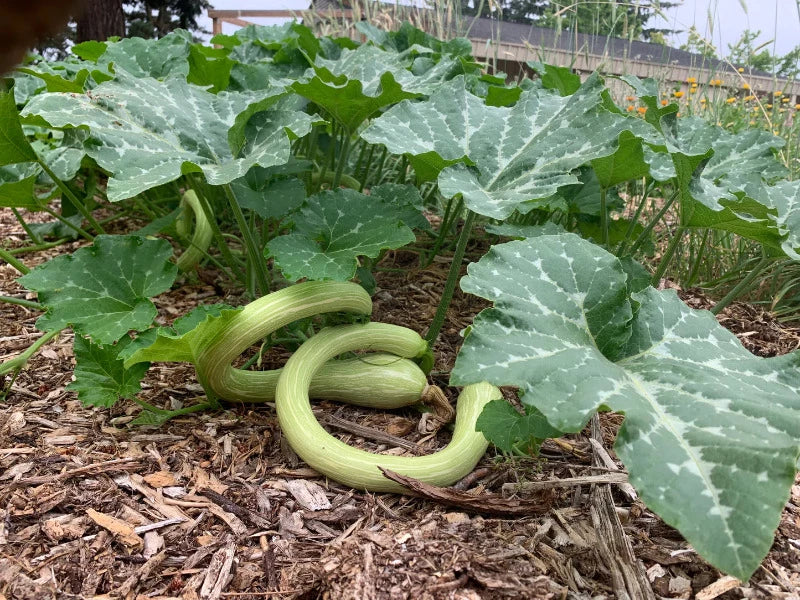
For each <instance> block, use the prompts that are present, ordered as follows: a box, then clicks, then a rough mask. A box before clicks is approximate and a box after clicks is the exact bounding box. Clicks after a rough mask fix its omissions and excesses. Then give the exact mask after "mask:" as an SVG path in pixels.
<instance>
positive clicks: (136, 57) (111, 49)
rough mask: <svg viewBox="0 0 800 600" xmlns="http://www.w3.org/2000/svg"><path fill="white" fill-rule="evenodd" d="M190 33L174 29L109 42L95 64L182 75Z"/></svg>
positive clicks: (138, 72)
mask: <svg viewBox="0 0 800 600" xmlns="http://www.w3.org/2000/svg"><path fill="white" fill-rule="evenodd" d="M191 44H192V34H190V33H189V32H188V31H186V30H184V29H176V30H175V31H173V32H172V33H169V34H167V35H165V36H164V37H162V38H160V39H157V40H151V39H144V38H140V37H132V38H125V39H122V40H120V41H118V42H113V43H109V44H108V45H107V47H106V51H105V52H104V53H103V54H102V55H100V56H99V57H98V59H97V64H98V65H101V66H107V65H109V64H110V63H113V65H114V69H115V70H119V69H122V70H124V71H126V72H128V73H130V74H131V75H134V76H136V77H154V78H156V79H162V78H164V77H167V76H177V77H180V78H185V77H186V75H187V74H188V73H189V62H188V59H189V48H190V46H191Z"/></svg>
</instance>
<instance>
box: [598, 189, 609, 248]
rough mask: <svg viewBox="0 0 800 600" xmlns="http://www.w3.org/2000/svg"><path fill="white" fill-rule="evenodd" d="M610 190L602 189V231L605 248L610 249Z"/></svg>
mask: <svg viewBox="0 0 800 600" xmlns="http://www.w3.org/2000/svg"><path fill="white" fill-rule="evenodd" d="M607 194H608V190H606V188H600V231H601V232H602V233H601V236H602V242H603V248H606V249H607V248H608V207H607V203H606V198H607Z"/></svg>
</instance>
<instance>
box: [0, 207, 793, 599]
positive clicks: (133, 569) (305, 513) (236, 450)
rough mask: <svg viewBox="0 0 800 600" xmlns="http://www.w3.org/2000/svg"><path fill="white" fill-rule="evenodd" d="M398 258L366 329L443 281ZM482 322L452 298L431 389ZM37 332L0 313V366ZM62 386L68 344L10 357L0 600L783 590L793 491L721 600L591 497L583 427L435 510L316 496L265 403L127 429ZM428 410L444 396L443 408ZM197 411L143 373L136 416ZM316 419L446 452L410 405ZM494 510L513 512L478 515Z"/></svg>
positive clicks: (181, 386)
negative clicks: (752, 561) (768, 544)
mask: <svg viewBox="0 0 800 600" xmlns="http://www.w3.org/2000/svg"><path fill="white" fill-rule="evenodd" d="M0 239H3V240H6V246H11V247H13V246H14V245H15V244H16V241H15V239H18V240H20V242H21V240H22V239H23V235H22V231H21V230H20V229H19V228H18V225H17V224H16V221H14V219H13V215H11V213H10V211H7V210H3V211H0ZM475 243H476V244H483V247H482V248H481V249H480V250H477V249H476V251H475V252H473V253H472V254H473V258H474V259H477V257H478V256H480V255H481V254H483V252H484V251H485V249H486V248H485V243H483V242H481V241H480V240H478V241H477V242H475ZM468 253H469V249H468ZM46 258H48V256H47V253H46V252H43V253H41V255H26V256H25V257H24V261H25V262H26V264H28V265H29V266H32V265H34V264H38V263H40V262H42V261H43V260H45V259H46ZM416 262H417V261H416V257H415V255H414V253H413V252H410V251H407V250H405V251H403V250H401V251H396V252H390V253H389V254H388V255H387V256H386V257H385V259H384V260H383V262H382V263H381V267H383V269H384V270H381V271H379V272H378V273H377V274H376V278H377V283H378V291H377V292H376V294H375V296H374V312H373V315H372V320H374V321H382V322H387V323H395V324H399V325H404V326H406V327H410V328H412V329H415V330H417V331H419V332H420V333H424V331H423V329H424V327H425V326H426V325H427V324H428V323H430V321H431V318H432V316H433V314H434V312H435V310H436V306H437V304H438V299H439V297H440V295H441V290H442V288H443V286H444V281H445V278H446V275H447V268H448V264H447V263H446V261H445V262H440V261H434V262H433V263H432V265H431V266H430V267H428V268H425V269H419V268H416V267H415V266H414V265H415V264H416ZM396 266H402V267H403V269H402V271H395V270H392V269H393V268H394V267H396ZM15 276H16V272H15V271H14V270H13V269H11V268H10V267H8V266H7V265H0V289H2V290H3V293H4V294H7V295H12V294H15V293H19V292H20V291H21V288H19V287H18V286H17V284H16V283H15V282H14V278H15ZM221 281H222V280H221V279H218V278H217V274H216V273H215V272H214V271H212V270H204V271H202V272H201V277H200V279H196V278H192V277H190V278H189V279H188V280H187V283H186V284H184V285H182V286H181V287H180V288H178V289H174V290H172V291H170V292H167V293H165V294H162V295H161V296H159V297H158V298H157V299H156V304H157V306H158V308H159V321H160V322H161V323H170V322H172V321H173V320H174V319H175V318H176V317H178V316H180V315H183V314H186V313H187V312H188V311H189V310H190V309H192V308H194V306H196V305H197V304H207V303H212V302H217V301H225V302H228V303H231V304H241V303H242V302H243V300H242V299H240V298H238V297H231V296H227V297H226V296H220V294H221V293H222V294H224V293H225V290H224V288H223V286H222V285H221ZM681 295H682V297H683V298H684V300H685V301H686V302H687V303H688V304H689V305H690V306H692V307H694V308H707V307H708V306H709V305H710V304H709V302H708V301H707V300H706V298H705V297H704V296H703V295H702V294H700V293H696V292H692V291H687V292H683V291H682V292H681ZM485 306H486V303H485V302H484V301H482V300H479V299H477V298H475V297H474V296H467V295H464V294H461V293H460V292H457V293H456V296H455V299H454V302H453V304H452V305H451V307H450V310H449V313H448V319H447V321H446V324H445V326H444V327H443V329H442V334H441V335H440V337H439V341H438V344H437V346H436V348H435V351H436V356H437V363H436V365H435V367H434V371H433V373H432V379H433V381H434V382H435V383H437V384H439V385H441V386H443V387H444V386H445V385H446V383H447V376H446V373H448V372H449V371H450V370H451V369H452V366H453V363H454V360H455V354H456V351H457V350H458V347H459V345H460V341H461V337H460V333H459V332H460V331H461V330H462V329H463V328H464V327H466V326H467V325H469V324H470V323H471V322H472V317H473V316H474V315H475V314H476V313H477V312H478V311H479V310H480V309H482V308H484V307H485ZM37 317H38V314H37V313H36V312H34V311H30V310H28V309H26V308H23V307H19V306H11V305H7V304H2V305H0V356H1V357H2V359H7V358H9V357H11V356H13V355H14V354H15V353H17V352H20V351H22V350H23V349H25V348H26V347H27V346H29V345H30V343H31V342H32V341H33V340H35V339H36V337H37V336H38V332H37V331H36V329H35V327H34V322H35V320H36V318H37ZM718 319H719V321H720V322H721V323H722V324H723V325H724V326H725V327H727V328H728V329H729V330H731V331H733V332H734V333H735V334H736V335H737V337H739V339H740V340H741V341H742V342H743V343H744V344H745V345H746V346H747V348H748V349H749V350H751V351H752V352H754V353H755V354H757V355H760V356H773V355H776V354H782V353H786V352H789V351H791V350H794V349H796V348H797V347H798V345H800V331H799V330H798V329H796V328H791V327H786V326H783V325H780V324H778V323H777V322H776V321H774V320H772V319H771V318H770V317H769V315H768V314H766V313H763V312H762V311H760V310H758V309H755V308H753V307H751V306H748V305H745V304H741V303H735V304H733V305H732V306H731V307H729V308H727V309H726V310H724V311H723V312H722V313H721V314H720V315H719V316H718ZM283 358H285V357H281V356H275V357H270V360H274V361H275V363H279V362H281V361H282V360H283ZM266 366H267V367H269V366H271V365H266ZM72 368H73V363H72V332H71V331H69V330H67V331H64V332H63V333H62V334H61V335H60V336H59V337H58V338H57V340H56V341H54V342H53V343H51V344H48V345H47V346H46V347H45V349H44V350H43V351H42V352H41V353H40V354H39V355H37V356H36V357H35V358H33V359H32V360H31V362H30V364H29V366H28V368H27V370H26V371H25V372H24V373H23V374H22V375H21V376H20V377H19V379H18V380H17V381H16V383H15V385H14V387H13V391H12V393H11V394H10V396H9V398H8V400H7V402H6V403H5V404H4V405H2V406H0V513H1V514H2V518H1V519H0V594H3V595H4V596H5V597H7V598H70V597H76V598H91V597H95V596H102V595H113V596H120V597H127V598H135V597H141V598H145V597H147V598H151V597H182V598H195V597H202V598H217V597H222V598H225V597H229V598H248V597H252V598H329V599H331V600H338V599H344V598H359V599H370V600H372V599H376V600H377V599H383V598H386V599H389V598H391V599H395V598H413V599H426V598H430V599H434V598H435V599H438V598H442V599H444V598H453V599H456V598H458V599H464V600H466V599H477V598H483V599H489V598H548V597H551V598H596V597H606V598H612V597H618V595H619V593H620V590H621V589H623V588H625V589H628V590H632V589H636V588H635V586H636V585H639V584H643V582H646V585H645V587H647V586H650V587H652V590H653V592H654V593H655V595H656V596H663V597H674V598H678V597H681V598H689V597H694V595H695V594H697V597H698V598H705V599H710V598H715V597H716V598H741V597H748V598H797V597H798V594H800V569H798V565H799V564H800V541H799V540H800V481H798V482H797V485H795V486H794V488H793V489H792V496H791V499H790V501H789V503H788V504H787V505H786V507H785V509H784V511H783V515H782V518H781V524H780V527H779V529H778V533H777V537H776V540H775V543H774V545H773V548H772V551H771V552H770V554H769V555H768V557H767V558H766V559H765V561H764V562H763V564H762V568H760V569H759V570H758V571H757V572H756V574H755V575H754V577H753V578H752V580H751V581H750V583H749V584H748V585H746V586H742V585H740V584H739V583H738V582H736V581H735V580H732V579H731V578H728V577H725V576H723V575H722V574H720V573H719V572H718V571H717V570H715V569H714V568H712V567H710V566H708V564H707V563H705V562H704V561H703V560H702V559H700V558H699V557H698V556H697V555H696V554H695V553H694V552H693V551H692V550H691V549H690V548H689V547H688V546H687V544H686V543H685V542H684V541H683V540H682V538H681V537H680V535H679V534H677V533H676V532H675V531H674V530H673V529H671V528H670V527H668V526H666V525H664V524H663V523H662V522H661V521H660V519H658V518H657V517H656V516H655V515H654V514H653V513H652V512H650V511H648V510H647V509H646V508H645V507H644V505H643V504H641V502H639V501H638V500H632V499H631V497H630V496H629V495H626V493H625V489H624V487H623V486H620V485H618V483H615V484H611V485H608V484H603V483H596V484H592V483H590V482H593V481H594V482H597V481H603V478H606V480H609V481H614V482H619V481H620V480H621V479H622V477H621V476H620V473H619V472H615V471H614V470H613V469H610V468H608V467H607V466H604V467H598V466H597V464H595V462H593V460H594V461H596V460H597V456H598V451H597V449H596V446H597V444H595V445H593V444H592V442H591V438H592V437H593V434H592V432H591V431H590V430H589V429H588V428H587V430H585V431H584V432H582V433H581V434H577V435H569V436H566V437H564V438H562V439H561V440H559V441H558V443H556V442H554V441H547V442H545V444H544V445H543V448H542V453H541V456H540V457H539V458H530V459H517V460H515V461H514V464H513V468H512V464H511V462H510V461H509V460H508V459H506V458H504V457H503V456H501V455H499V454H498V453H497V452H496V451H494V450H493V449H491V448H490V450H489V452H487V454H486V455H485V457H484V458H483V460H482V461H481V463H480V464H479V465H478V467H477V468H476V470H475V471H474V472H473V474H471V475H470V476H468V477H467V478H466V479H465V480H463V481H462V482H460V483H459V484H457V486H456V487H457V488H459V489H460V490H461V491H462V492H467V493H468V494H469V495H471V497H472V498H471V500H472V501H471V502H470V503H469V504H468V505H466V504H465V502H466V500H469V498H467V499H466V500H465V498H464V497H461V496H456V495H455V494H450V495H449V496H448V497H447V498H445V499H444V500H445V501H446V502H457V503H460V505H452V504H447V503H444V502H439V501H430V500H426V499H421V498H414V497H411V496H400V495H395V494H365V493H361V492H355V491H353V490H352V489H349V488H347V487H344V486H341V485H339V484H336V483H335V482H332V481H326V480H325V479H324V478H321V477H320V476H318V475H317V474H316V473H315V472H313V471H312V470H311V469H309V468H308V467H306V466H305V465H304V464H303V463H302V462H301V461H300V460H299V459H298V458H297V456H296V455H294V453H293V452H292V451H291V450H290V449H289V448H288V446H287V445H286V444H285V443H283V441H282V437H281V433H280V429H279V428H278V425H277V419H276V416H275V410H274V406H272V405H259V406H235V405H230V406H228V407H227V409H226V410H224V411H219V412H213V413H198V414H194V415H188V416H185V417H181V418H176V419H174V420H172V421H170V422H168V423H167V424H166V425H164V426H162V427H160V428H157V429H156V428H147V427H128V426H127V424H128V423H129V422H130V421H131V420H132V419H133V418H134V416H135V415H136V414H137V412H138V411H139V407H138V406H137V405H136V404H134V403H132V402H120V403H118V404H117V405H116V406H114V407H113V408H112V409H92V408H86V407H83V406H82V405H81V404H80V402H78V400H77V398H76V396H75V394H74V393H72V392H68V391H65V389H64V388H65V386H66V385H67V384H68V383H69V381H70V379H71V376H72ZM445 389H447V388H445ZM447 392H448V395H449V396H450V398H451V400H454V399H455V391H454V390H452V389H447ZM202 394H203V391H202V388H201V386H200V385H199V384H198V383H197V381H196V380H195V377H194V370H193V369H192V367H191V366H190V365H185V364H164V363H160V364H155V365H154V366H153V367H152V368H151V369H150V371H149V373H148V375H147V378H146V379H145V381H144V386H143V392H142V394H140V398H141V399H143V400H145V401H147V402H149V403H151V404H154V405H157V406H161V407H169V408H177V407H179V406H182V405H187V404H191V403H192V402H193V401H195V400H196V399H197V398H199V397H201V396H202ZM318 408H319V410H320V420H321V421H322V422H323V423H326V424H328V427H329V430H330V431H332V432H333V433H335V434H336V435H338V436H339V437H340V438H341V439H343V440H345V441H347V442H348V443H351V444H354V445H356V446H359V447H364V448H367V449H370V450H373V451H375V450H378V449H380V450H383V451H388V452H391V453H400V452H404V451H410V452H430V451H433V450H435V449H437V448H439V447H441V446H443V445H444V444H446V443H447V440H448V439H449V434H448V433H447V432H446V431H444V432H440V433H438V434H430V433H427V430H426V429H425V428H424V427H418V422H419V420H420V415H419V413H418V412H416V411H415V410H413V409H406V410H399V411H394V412H392V413H376V412H375V411H371V410H367V409H360V408H355V407H350V406H341V405H337V404H334V403H326V402H323V403H319V404H318ZM620 423H621V418H619V417H618V416H616V415H613V414H605V415H603V416H602V417H601V418H600V419H599V425H600V430H599V431H597V430H595V432H594V437H595V438H597V439H599V440H602V444H601V445H602V446H603V447H605V449H606V450H608V449H610V447H611V444H612V442H613V439H614V436H615V434H616V430H617V428H618V426H619V424H620ZM398 444H402V446H403V447H400V446H398ZM409 448H410V450H409ZM616 464H617V465H619V463H616ZM537 482H538V483H537ZM517 484H519V485H517ZM526 484H528V485H526ZM531 484H532V485H531ZM609 488H610V493H608V490H609ZM526 489H527V490H528V491H526ZM531 489H533V491H530V490H531ZM526 501H527V504H526ZM511 510H517V511H519V512H523V513H525V514H523V515H521V516H516V517H513V518H508V517H503V516H498V513H503V511H511ZM617 519H620V521H617ZM620 525H621V527H620ZM614 536H617V537H614ZM626 544H630V547H631V548H632V549H633V554H634V555H635V560H628V558H629V557H628V556H627V555H626ZM637 579H638V580H639V583H638V584H637ZM701 590H702V591H701Z"/></svg>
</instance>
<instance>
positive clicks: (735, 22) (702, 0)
mask: <svg viewBox="0 0 800 600" xmlns="http://www.w3.org/2000/svg"><path fill="white" fill-rule="evenodd" d="M629 1H635V0H629ZM799 1H800V0H683V2H682V3H681V5H680V6H678V7H675V8H671V9H669V10H666V11H665V16H666V17H667V18H666V20H658V22H656V20H655V19H654V20H653V21H651V23H653V26H655V27H663V28H668V29H680V30H684V31H685V30H688V29H689V27H691V26H692V25H694V26H695V27H696V28H697V30H698V31H699V32H700V34H701V35H703V36H705V37H707V38H708V39H710V40H712V43H713V44H714V45H715V46H716V47H717V50H718V51H719V53H720V54H721V55H723V56H724V55H726V54H727V53H728V44H734V43H735V42H736V41H737V40H738V39H739V37H740V36H741V34H742V32H743V31H744V30H745V29H751V30H754V31H756V30H760V31H761V36H760V37H759V38H758V40H757V42H756V45H760V44H762V43H765V42H770V45H769V46H768V48H769V49H770V51H771V52H774V53H777V54H786V53H787V52H788V51H789V50H791V49H792V48H794V47H795V46H796V45H798V44H800V15H798V7H797V3H798V2H799ZM211 4H212V6H213V7H214V8H218V9H258V8H261V9H289V10H302V9H304V8H306V7H307V6H308V4H309V2H308V0H260V1H259V0H211ZM254 20H256V19H254ZM257 21H259V22H261V23H264V24H267V23H269V22H272V23H276V22H280V21H276V20H274V19H273V20H271V21H270V20H267V19H259V20H257ZM202 25H203V26H204V27H205V28H206V29H209V30H210V29H211V20H210V19H205V20H204V21H203V23H202ZM648 25H649V24H648ZM234 29H235V27H233V26H226V27H225V29H224V31H225V32H231V31H233V30H234ZM685 37H686V35H685V34H679V35H677V36H674V37H673V38H672V39H671V40H670V41H671V42H672V44H673V45H675V46H678V45H680V44H681V43H682V42H683V41H684V40H685ZM773 44H774V46H773Z"/></svg>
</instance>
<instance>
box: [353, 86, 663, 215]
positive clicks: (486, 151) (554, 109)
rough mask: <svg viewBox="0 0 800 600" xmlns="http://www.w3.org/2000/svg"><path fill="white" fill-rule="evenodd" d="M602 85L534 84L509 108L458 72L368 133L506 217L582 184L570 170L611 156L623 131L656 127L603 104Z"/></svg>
mask: <svg viewBox="0 0 800 600" xmlns="http://www.w3.org/2000/svg"><path fill="white" fill-rule="evenodd" d="M604 89H605V87H604V85H603V83H602V80H601V79H600V78H599V77H598V76H597V75H593V76H591V77H590V78H589V79H588V80H587V81H586V82H585V83H584V84H583V85H582V86H581V87H580V89H579V90H578V91H577V92H575V94H573V95H572V96H566V97H561V96H556V95H554V94H552V93H550V92H548V91H545V90H542V89H537V88H532V89H529V90H526V91H525V92H523V94H522V96H521V97H520V99H519V101H518V102H517V103H516V104H515V105H514V106H513V107H511V108H506V107H494V106H486V105H485V104H484V103H483V101H482V100H481V99H480V98H478V97H476V96H473V95H472V94H470V93H469V92H468V91H467V90H466V88H465V85H464V79H463V78H462V77H458V78H456V79H454V80H453V81H451V82H448V83H445V84H443V85H442V86H441V87H440V88H439V89H438V90H437V91H436V92H434V93H433V94H432V95H431V97H430V99H429V100H427V101H425V102H416V103H412V102H407V101H406V102H401V103H400V104H399V105H397V106H395V107H392V108H391V109H389V110H388V111H387V112H386V113H385V114H383V115H382V116H381V117H379V118H377V119H375V121H373V123H372V124H371V125H370V126H369V127H368V128H367V129H366V130H365V131H364V133H363V134H362V137H364V139H366V140H367V141H368V142H371V143H373V144H377V143H380V144H385V145H386V147H387V148H388V149H389V150H390V151H391V152H394V153H396V154H409V155H411V156H414V157H416V161H417V162H418V163H420V164H422V165H424V167H425V169H427V170H428V171H432V172H439V171H441V172H440V173H439V189H440V190H441V192H442V193H443V194H444V195H445V196H454V195H455V194H459V193H460V194H463V197H464V202H465V204H466V206H467V207H468V208H470V209H471V210H473V211H475V212H477V213H479V214H482V215H485V216H488V217H492V218H496V219H503V218H505V217H507V216H508V215H510V214H511V213H512V212H513V211H514V210H515V209H517V210H520V211H521V212H527V211H529V210H531V209H532V208H535V207H536V204H535V203H533V202H529V201H531V200H536V199H540V198H545V197H547V196H550V195H552V194H553V193H555V191H556V190H557V189H558V188H559V187H561V186H564V185H568V184H573V183H577V178H576V177H575V175H574V174H573V173H572V171H573V170H574V169H576V168H577V167H580V166H581V165H584V164H587V163H588V162H589V161H591V160H593V159H596V158H600V157H603V156H608V155H610V154H613V153H614V151H615V149H616V148H617V142H618V138H619V135H620V134H621V133H622V132H623V131H627V130H631V131H635V132H636V131H642V130H648V131H649V130H650V129H652V128H651V127H650V126H649V125H647V124H646V123H644V122H643V121H641V120H640V119H635V118H626V117H623V116H621V115H617V114H614V113H611V112H608V111H606V110H605V109H603V108H602V104H603V97H602V92H603V90H604ZM455 161H468V162H469V163H471V164H473V165H474V168H473V167H471V166H468V164H465V163H458V164H453V163H454V162H455ZM448 165H451V166H448ZM416 166H417V165H416V164H415V168H416Z"/></svg>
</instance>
